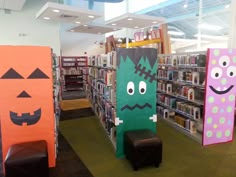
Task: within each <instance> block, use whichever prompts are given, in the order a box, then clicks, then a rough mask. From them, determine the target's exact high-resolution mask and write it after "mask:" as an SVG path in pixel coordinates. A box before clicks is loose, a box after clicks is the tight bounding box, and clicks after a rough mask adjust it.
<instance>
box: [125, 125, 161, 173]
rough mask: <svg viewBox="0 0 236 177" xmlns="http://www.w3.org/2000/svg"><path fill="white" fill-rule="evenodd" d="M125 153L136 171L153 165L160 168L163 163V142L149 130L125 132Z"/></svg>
mask: <svg viewBox="0 0 236 177" xmlns="http://www.w3.org/2000/svg"><path fill="white" fill-rule="evenodd" d="M124 151H125V155H126V158H127V159H128V160H129V161H130V162H131V164H132V166H133V169H134V170H137V169H138V168H139V167H141V166H143V165H151V164H153V165H155V166H156V167H159V164H160V163H161V161H162V141H161V139H160V138H159V137H158V136H157V135H156V134H154V133H153V132H152V131H150V130H147V129H145V130H132V131H127V132H125V134H124Z"/></svg>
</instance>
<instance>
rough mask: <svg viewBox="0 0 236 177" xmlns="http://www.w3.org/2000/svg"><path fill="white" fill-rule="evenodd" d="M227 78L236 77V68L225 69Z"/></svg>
mask: <svg viewBox="0 0 236 177" xmlns="http://www.w3.org/2000/svg"><path fill="white" fill-rule="evenodd" d="M227 76H229V77H235V76H236V67H235V66H230V67H229V68H228V69H227Z"/></svg>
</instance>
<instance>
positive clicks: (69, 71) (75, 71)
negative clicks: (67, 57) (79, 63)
mask: <svg viewBox="0 0 236 177" xmlns="http://www.w3.org/2000/svg"><path fill="white" fill-rule="evenodd" d="M82 73H83V71H82V69H81V68H62V69H61V74H63V75H73V74H82Z"/></svg>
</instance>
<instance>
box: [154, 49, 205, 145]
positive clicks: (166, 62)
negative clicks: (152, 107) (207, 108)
mask: <svg viewBox="0 0 236 177" xmlns="http://www.w3.org/2000/svg"><path fill="white" fill-rule="evenodd" d="M205 65H206V52H192V53H182V54H170V55H167V54H166V55H158V82H157V114H158V115H159V117H161V118H163V119H164V120H166V121H167V122H168V123H170V125H172V126H174V127H175V128H177V129H178V130H180V131H182V132H183V133H185V134H186V135H188V136H190V137H191V138H193V139H195V140H196V141H198V142H202V136H201V134H202V131H203V126H202V125H203V123H202V122H203V121H202V120H203V114H204V93H205V74H206V68H205V67H206V66H205Z"/></svg>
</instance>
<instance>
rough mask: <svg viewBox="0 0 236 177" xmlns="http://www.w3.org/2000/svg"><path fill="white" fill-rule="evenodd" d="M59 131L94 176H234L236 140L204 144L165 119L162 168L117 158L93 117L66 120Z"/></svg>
mask: <svg viewBox="0 0 236 177" xmlns="http://www.w3.org/2000/svg"><path fill="white" fill-rule="evenodd" d="M60 130H61V132H62V134H63V135H64V137H65V138H66V139H67V141H68V142H69V143H70V144H71V146H72V148H73V149H74V151H75V152H76V153H78V155H79V156H80V158H81V160H82V161H83V162H84V164H85V165H86V166H87V168H88V169H89V170H90V172H91V173H92V174H93V175H94V176H95V177H111V176H112V177H122V176H125V177H136V176H137V175H138V176H139V177H155V176H157V177H177V176H181V177H183V176H187V177H231V176H232V177H235V176H236V163H235V162H236V143H235V142H232V143H225V144H218V145H212V146H208V147H203V146H201V145H200V144H198V143H196V142H195V141H193V140H191V139H190V138H188V137H186V136H185V135H183V134H181V133H179V132H178V131H176V130H175V129H173V128H171V127H169V126H168V125H167V124H166V123H165V122H162V121H159V122H158V128H157V131H158V134H159V135H160V137H161V138H162V141H163V162H162V164H161V165H160V167H159V168H155V167H152V166H151V167H145V168H140V169H139V170H138V171H133V169H132V167H131V165H130V164H129V162H128V161H127V160H126V159H117V158H116V157H115V153H114V148H113V146H112V144H111V143H110V140H109V139H108V137H107V135H106V133H105V131H104V129H103V127H102V126H101V124H100V122H99V120H98V119H97V118H94V117H88V118H83V119H75V120H68V121H63V122H61V123H60Z"/></svg>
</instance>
